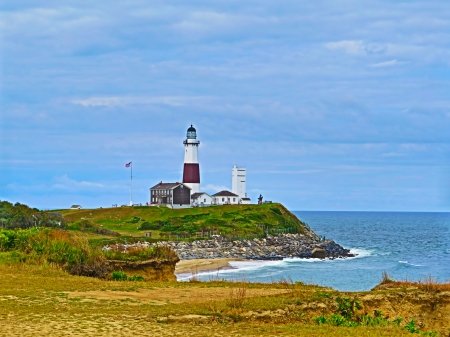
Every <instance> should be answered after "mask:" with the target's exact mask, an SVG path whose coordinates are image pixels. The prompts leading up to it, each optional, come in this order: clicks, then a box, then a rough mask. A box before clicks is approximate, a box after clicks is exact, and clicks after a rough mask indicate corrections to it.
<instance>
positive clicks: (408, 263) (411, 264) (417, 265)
mask: <svg viewBox="0 0 450 337" xmlns="http://www.w3.org/2000/svg"><path fill="white" fill-rule="evenodd" d="M398 263H401V264H406V265H408V266H413V267H423V265H421V264H414V263H410V262H408V261H398Z"/></svg>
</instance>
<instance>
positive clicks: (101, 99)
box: [70, 96, 211, 107]
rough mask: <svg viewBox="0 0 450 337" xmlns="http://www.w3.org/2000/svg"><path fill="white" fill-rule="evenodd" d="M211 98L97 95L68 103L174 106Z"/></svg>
mask: <svg viewBox="0 0 450 337" xmlns="http://www.w3.org/2000/svg"><path fill="white" fill-rule="evenodd" d="M209 100H211V98H210V97H203V96H160V97H147V96H97V97H89V98H85V99H74V100H71V101H70V103H72V104H76V105H82V106H84V107H98V106H104V107H116V106H128V105H154V104H162V105H169V106H174V107H179V106H187V105H195V104H198V103H204V102H207V101H209Z"/></svg>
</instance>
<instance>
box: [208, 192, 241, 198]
mask: <svg viewBox="0 0 450 337" xmlns="http://www.w3.org/2000/svg"><path fill="white" fill-rule="evenodd" d="M213 197H238V195H237V194H234V193H232V192H230V191H220V192H218V193H216V194H213Z"/></svg>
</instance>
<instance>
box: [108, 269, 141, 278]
mask: <svg viewBox="0 0 450 337" xmlns="http://www.w3.org/2000/svg"><path fill="white" fill-rule="evenodd" d="M111 280H112V281H144V277H143V276H141V275H133V276H131V277H128V276H127V274H125V273H124V272H123V271H117V270H114V271H113V272H112V275H111Z"/></svg>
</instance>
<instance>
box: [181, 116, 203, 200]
mask: <svg viewBox="0 0 450 337" xmlns="http://www.w3.org/2000/svg"><path fill="white" fill-rule="evenodd" d="M183 144H184V169H183V183H184V184H186V185H187V186H189V187H190V188H191V189H192V193H197V192H200V165H199V163H198V146H199V145H200V142H199V141H198V140H197V131H196V130H195V128H194V127H193V126H192V124H191V126H190V127H189V129H188V130H187V136H186V140H185V141H184V142H183Z"/></svg>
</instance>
